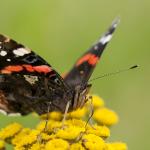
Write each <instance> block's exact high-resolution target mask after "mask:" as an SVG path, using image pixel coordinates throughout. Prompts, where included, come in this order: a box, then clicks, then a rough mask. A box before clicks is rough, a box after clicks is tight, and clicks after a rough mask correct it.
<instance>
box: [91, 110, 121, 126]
mask: <svg viewBox="0 0 150 150" xmlns="http://www.w3.org/2000/svg"><path fill="white" fill-rule="evenodd" d="M93 119H95V120H96V121H97V122H98V123H100V124H104V125H107V126H111V125H114V124H116V123H117V122H118V115H117V114H116V113H115V112H114V111H112V110H110V109H108V108H101V109H96V110H95V112H94V115H93Z"/></svg>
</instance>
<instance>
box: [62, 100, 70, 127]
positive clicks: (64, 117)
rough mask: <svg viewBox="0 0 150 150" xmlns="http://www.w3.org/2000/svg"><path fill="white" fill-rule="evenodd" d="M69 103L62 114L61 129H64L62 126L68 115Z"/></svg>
mask: <svg viewBox="0 0 150 150" xmlns="http://www.w3.org/2000/svg"><path fill="white" fill-rule="evenodd" d="M70 103H71V102H70V101H68V102H67V105H66V108H65V113H64V116H63V119H62V128H63V127H64V124H65V120H66V116H67V113H68V110H69V107H70Z"/></svg>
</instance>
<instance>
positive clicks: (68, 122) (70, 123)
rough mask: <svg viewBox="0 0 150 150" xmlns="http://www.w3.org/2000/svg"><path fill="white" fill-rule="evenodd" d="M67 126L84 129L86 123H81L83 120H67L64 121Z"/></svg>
mask: <svg viewBox="0 0 150 150" xmlns="http://www.w3.org/2000/svg"><path fill="white" fill-rule="evenodd" d="M65 123H66V124H67V125H72V126H77V127H81V128H82V127H83V128H84V127H85V125H86V122H85V121H83V120H79V119H69V120H66V122H65Z"/></svg>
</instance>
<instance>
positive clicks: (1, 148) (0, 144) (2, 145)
mask: <svg viewBox="0 0 150 150" xmlns="http://www.w3.org/2000/svg"><path fill="white" fill-rule="evenodd" d="M4 149H5V143H4V141H2V140H0V150H4Z"/></svg>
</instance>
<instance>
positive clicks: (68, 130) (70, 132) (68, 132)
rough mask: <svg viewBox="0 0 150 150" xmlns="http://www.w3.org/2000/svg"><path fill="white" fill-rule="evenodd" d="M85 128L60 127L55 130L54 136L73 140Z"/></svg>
mask: <svg viewBox="0 0 150 150" xmlns="http://www.w3.org/2000/svg"><path fill="white" fill-rule="evenodd" d="M84 131H85V128H84V127H83V128H81V127H77V126H71V125H70V126H67V127H65V128H64V129H60V130H58V131H57V132H56V137H59V138H62V139H67V140H73V139H76V138H78V137H79V135H80V133H81V132H84Z"/></svg>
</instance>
